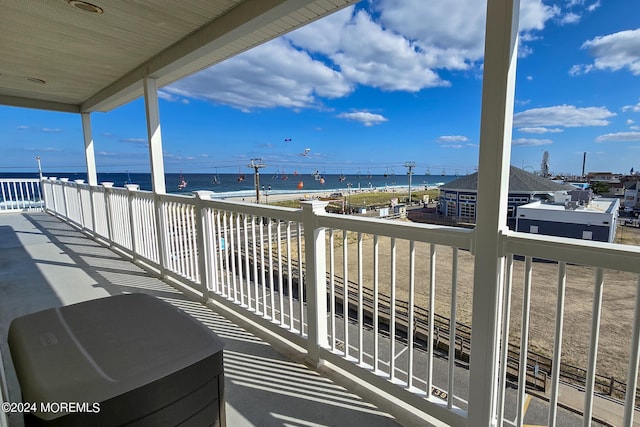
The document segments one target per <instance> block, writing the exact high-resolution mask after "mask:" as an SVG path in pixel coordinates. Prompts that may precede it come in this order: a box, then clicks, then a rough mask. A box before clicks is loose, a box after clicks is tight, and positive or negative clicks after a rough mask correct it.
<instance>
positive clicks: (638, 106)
mask: <svg viewBox="0 0 640 427" xmlns="http://www.w3.org/2000/svg"><path fill="white" fill-rule="evenodd" d="M622 111H624V112H627V111H632V112H634V113H640V102H638V103H637V104H636V105H625V106H624V107H622Z"/></svg>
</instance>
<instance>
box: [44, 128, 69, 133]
mask: <svg viewBox="0 0 640 427" xmlns="http://www.w3.org/2000/svg"><path fill="white" fill-rule="evenodd" d="M41 130H42V132H45V133H60V132H64V129H60V128H42V129H41Z"/></svg>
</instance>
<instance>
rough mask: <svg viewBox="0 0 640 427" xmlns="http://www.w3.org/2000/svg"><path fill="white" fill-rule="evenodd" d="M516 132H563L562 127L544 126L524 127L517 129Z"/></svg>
mask: <svg viewBox="0 0 640 427" xmlns="http://www.w3.org/2000/svg"><path fill="white" fill-rule="evenodd" d="M518 132H522V133H559V132H564V131H563V130H562V129H558V128H545V127H528V128H527V127H525V128H520V129H518Z"/></svg>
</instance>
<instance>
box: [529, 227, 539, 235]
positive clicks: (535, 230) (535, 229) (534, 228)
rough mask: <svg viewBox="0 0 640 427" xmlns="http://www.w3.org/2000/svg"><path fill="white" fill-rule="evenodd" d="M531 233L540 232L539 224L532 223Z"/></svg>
mask: <svg viewBox="0 0 640 427" xmlns="http://www.w3.org/2000/svg"><path fill="white" fill-rule="evenodd" d="M529 233H533V234H538V226H537V225H530V226H529Z"/></svg>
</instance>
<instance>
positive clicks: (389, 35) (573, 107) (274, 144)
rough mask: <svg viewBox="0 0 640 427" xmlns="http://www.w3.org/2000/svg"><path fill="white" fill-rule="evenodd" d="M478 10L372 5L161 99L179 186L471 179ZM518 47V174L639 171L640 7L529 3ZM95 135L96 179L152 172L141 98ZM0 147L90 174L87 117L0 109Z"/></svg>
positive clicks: (584, 1)
mask: <svg viewBox="0 0 640 427" xmlns="http://www.w3.org/2000/svg"><path fill="white" fill-rule="evenodd" d="M479 4H480V1H478V0H429V1H426V0H374V1H366V0H363V1H362V2H360V3H358V4H357V5H356V6H354V7H349V8H347V9H345V10H342V11H340V12H338V13H335V14H333V15H331V16H329V17H327V18H325V19H323V20H320V21H318V22H316V23H314V24H312V25H309V26H307V27H304V28H302V29H300V30H298V31H295V32H293V33H290V34H288V35H286V36H284V37H281V38H278V39H276V40H273V41H271V42H269V43H267V44H266V45H263V46H260V47H258V48H255V49H253V50H251V51H248V52H246V53H244V54H242V55H240V56H238V57H235V58H232V59H230V60H228V61H226V62H224V63H222V64H219V65H217V66H214V67H212V68H209V69H207V70H204V71H201V72H200V73H198V74H195V75H193V76H190V77H188V78H186V79H183V80H181V81H178V82H175V83H173V84H172V85H169V86H166V87H164V88H162V89H161V91H160V97H161V102H160V118H161V123H162V137H163V150H164V157H165V169H166V171H167V172H179V171H181V170H183V171H185V172H186V171H188V172H202V173H210V172H213V171H215V170H217V171H218V172H219V173H237V172H238V170H243V171H245V172H246V171H247V168H246V165H247V163H248V162H249V159H251V158H262V159H263V163H265V164H266V165H267V169H266V171H270V170H273V171H275V170H279V169H284V170H286V172H289V173H291V172H293V171H299V172H301V173H306V172H312V171H313V170H315V169H318V170H321V171H326V172H327V173H341V172H344V173H356V172H357V171H358V170H360V171H362V172H365V171H369V172H370V173H374V174H383V173H385V172H387V171H391V170H393V171H394V172H395V173H399V172H402V171H405V168H404V166H403V164H404V163H405V162H407V161H413V162H415V163H416V173H418V174H423V173H426V172H431V173H434V174H439V173H441V172H442V171H443V170H444V171H445V172H446V173H447V174H454V173H456V172H457V173H460V174H464V173H470V172H473V171H474V170H475V168H476V166H477V162H478V160H477V159H478V143H479V140H478V139H479V121H480V102H481V89H482V56H483V39H484V16H483V15H482V14H479V11H484V6H483V7H479ZM520 35H521V38H520V39H521V40H520V47H519V59H518V71H517V83H516V102H515V116H514V129H513V140H512V160H511V163H512V164H513V165H515V166H518V167H524V168H525V169H527V170H532V171H533V170H539V169H540V163H541V160H542V155H543V152H544V151H548V152H549V159H550V161H549V163H550V170H551V171H552V172H553V173H558V174H559V173H574V174H579V173H580V172H581V169H582V157H583V154H582V153H583V152H587V163H586V169H587V171H612V172H621V173H624V172H628V171H629V170H630V169H631V168H632V167H633V168H634V169H636V170H637V169H640V2H639V1H637V0H615V1H604V0H600V1H598V0H563V1H553V2H552V1H548V0H546V1H540V0H521V18H520ZM92 126H93V134H94V140H95V148H96V162H97V166H98V171H99V172H125V171H131V172H134V171H135V172H146V171H148V170H149V165H148V164H149V160H148V154H147V137H146V125H145V116H144V104H143V101H142V100H141V99H140V100H136V101H134V102H132V103H130V104H128V105H125V106H123V107H120V108H118V109H116V110H113V111H111V112H109V113H94V114H92ZM0 145H1V146H2V147H3V148H2V152H3V155H2V156H1V158H0V172H9V171H32V170H35V168H36V162H35V156H36V155H39V156H40V157H41V158H42V164H43V168H44V170H45V172H46V171H52V172H53V171H56V172H59V171H82V170H84V159H83V147H84V145H83V140H82V126H81V121H80V117H79V116H78V115H75V114H68V113H53V112H43V111H37V110H30V109H21V108H10V107H0ZM306 149H309V150H307V153H306V155H303V153H304V152H305V150H306Z"/></svg>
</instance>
